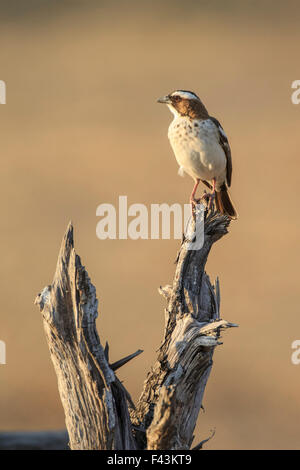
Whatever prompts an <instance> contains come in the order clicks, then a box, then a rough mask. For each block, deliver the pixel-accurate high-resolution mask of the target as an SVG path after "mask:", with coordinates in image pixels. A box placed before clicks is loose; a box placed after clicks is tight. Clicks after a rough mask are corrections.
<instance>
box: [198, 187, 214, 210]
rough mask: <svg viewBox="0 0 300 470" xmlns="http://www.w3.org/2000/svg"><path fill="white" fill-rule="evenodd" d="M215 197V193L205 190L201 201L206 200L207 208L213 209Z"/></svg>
mask: <svg viewBox="0 0 300 470" xmlns="http://www.w3.org/2000/svg"><path fill="white" fill-rule="evenodd" d="M214 199H215V193H207V192H206V191H204V193H203V196H202V197H201V201H204V203H205V205H206V208H207V210H211V209H212V206H213V202H214Z"/></svg>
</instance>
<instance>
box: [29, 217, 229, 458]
mask: <svg viewBox="0 0 300 470" xmlns="http://www.w3.org/2000/svg"><path fill="white" fill-rule="evenodd" d="M229 222H230V220H229V219H228V218H227V217H226V216H222V215H220V214H216V213H215V212H213V211H210V212H209V213H208V215H206V218H205V223H204V222H203V221H202V223H204V244H203V246H202V248H201V249H198V250H191V249H190V248H191V241H192V240H191V237H193V235H192V234H193V230H194V226H195V222H194V221H193V219H192V220H191V221H190V225H189V231H188V233H189V235H188V238H184V239H183V241H182V244H181V247H180V251H179V253H178V257H177V261H176V270H175V277H174V281H173V285H172V286H170V285H168V286H166V287H163V288H160V290H159V291H160V293H161V294H162V295H163V296H164V297H165V298H166V300H167V308H166V310H165V320H166V322H165V331H164V337H163V341H162V344H161V346H160V349H159V352H158V357H157V360H156V362H155V364H154V366H153V367H152V368H151V370H150V372H149V373H148V376H147V379H146V381H145V384H144V389H143V392H142V394H141V397H140V399H139V401H138V404H137V406H136V408H135V406H134V404H133V402H132V400H131V398H130V395H129V393H128V392H127V391H126V389H125V388H124V386H123V385H122V384H121V382H120V381H119V380H118V378H117V376H116V373H115V371H116V370H117V368H119V367H121V366H122V365H124V364H125V363H126V362H128V360H131V359H132V358H134V357H135V356H136V355H138V354H139V353H140V352H142V351H141V350H138V351H137V352H136V353H133V354H132V355H130V356H128V357H126V358H124V359H121V360H120V361H117V362H116V363H114V364H110V363H109V356H108V351H109V348H108V345H106V347H105V348H103V347H102V345H101V343H100V339H99V336H98V334H97V331H96V326H95V320H96V318H97V315H98V302H97V298H96V291H95V287H94V286H93V284H92V283H91V281H90V279H89V276H88V274H87V271H86V270H85V268H84V266H82V264H81V261H80V258H79V256H78V255H77V254H76V253H75V250H74V240H73V227H72V225H71V224H70V225H69V226H68V229H67V232H66V234H65V236H64V239H63V242H62V245H61V249H60V253H59V257H58V263H57V268H56V273H55V276H54V280H53V282H52V284H51V285H50V286H47V287H45V288H44V289H43V291H42V292H41V293H40V294H39V295H38V296H37V299H36V303H37V304H38V305H39V308H40V310H41V312H42V316H43V323H44V329H45V333H46V338H47V342H48V345H49V350H50V355H51V359H52V362H53V365H54V368H55V371H56V374H57V379H58V388H59V393H60V397H61V401H62V404H63V407H64V411H65V417H66V426H67V430H68V434H69V440H70V443H69V444H70V448H71V449H116V450H121V449H126V450H130V449H134V450H136V449H168V450H171V449H190V448H191V446H192V441H193V437H194V436H193V433H194V429H195V425H196V420H197V417H198V414H199V411H200V407H201V405H202V401H203V394H204V391H205V386H206V383H207V380H208V377H209V374H210V371H211V368H212V357H213V352H214V349H215V347H216V346H217V345H218V344H220V342H219V337H220V331H221V329H224V328H229V327H232V326H236V325H234V324H233V323H229V322H227V321H226V320H221V318H220V289H219V282H218V280H217V281H216V282H215V284H214V285H212V284H211V282H210V280H209V277H208V275H207V274H206V273H205V264H206V261H207V257H208V254H209V252H210V249H211V247H212V245H213V243H215V242H216V241H217V240H219V239H220V238H221V237H222V236H223V235H225V234H226V233H227V227H228V225H229Z"/></svg>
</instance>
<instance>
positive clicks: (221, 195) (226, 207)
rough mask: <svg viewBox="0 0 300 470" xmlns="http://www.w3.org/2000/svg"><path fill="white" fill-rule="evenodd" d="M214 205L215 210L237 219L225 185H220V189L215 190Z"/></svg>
mask: <svg viewBox="0 0 300 470" xmlns="http://www.w3.org/2000/svg"><path fill="white" fill-rule="evenodd" d="M215 195H216V207H217V211H218V212H220V213H221V214H226V215H228V217H230V218H231V219H237V217H238V214H237V212H236V210H235V208H234V206H233V204H232V202H231V199H230V196H229V193H228V191H227V188H226V185H225V184H223V185H222V186H221V190H220V191H216V193H215Z"/></svg>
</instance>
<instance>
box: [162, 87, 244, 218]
mask: <svg viewBox="0 0 300 470" xmlns="http://www.w3.org/2000/svg"><path fill="white" fill-rule="evenodd" d="M157 101H158V103H163V104H166V105H167V106H168V108H169V109H170V111H171V112H172V113H173V115H174V119H173V121H172V122H171V124H170V126H169V130H168V138H169V141H170V144H171V147H172V149H173V152H174V154H175V158H176V160H177V163H178V164H179V171H178V173H179V175H180V176H184V174H185V173H186V174H188V175H189V176H191V177H192V178H193V179H194V182H195V184H194V187H193V190H192V193H191V196H190V203H191V204H192V207H193V208H195V206H196V205H197V204H199V202H200V200H202V198H208V200H209V203H208V207H211V205H212V200H213V199H215V204H216V209H217V211H218V212H219V213H221V214H226V215H227V216H228V217H229V218H231V219H236V218H237V216H238V215H237V212H236V210H235V208H234V205H233V203H232V201H231V198H230V196H229V193H228V188H229V187H230V185H231V177H232V158H231V149H230V146H229V142H228V139H227V136H226V134H225V131H224V129H223V127H222V126H221V124H220V122H219V121H218V120H217V119H216V118H214V117H212V116H210V115H209V113H208V111H207V109H206V107H205V106H204V104H203V103H202V101H201V100H200V98H199V97H198V96H197V95H196V94H195V93H194V92H192V91H188V90H175V91H173V92H172V93H170V94H168V95H166V96H163V97H162V98H159V99H158V100H157ZM200 181H201V182H203V183H204V184H205V185H206V186H207V187H208V188H209V189H210V190H211V192H210V193H208V194H206V191H205V192H204V195H203V196H202V198H200V199H197V198H196V197H195V194H196V191H197V188H198V185H199V183H200Z"/></svg>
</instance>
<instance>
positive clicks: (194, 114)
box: [157, 90, 208, 119]
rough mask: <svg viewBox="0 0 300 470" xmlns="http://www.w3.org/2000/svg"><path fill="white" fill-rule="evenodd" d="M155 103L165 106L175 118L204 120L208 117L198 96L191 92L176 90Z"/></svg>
mask: <svg viewBox="0 0 300 470" xmlns="http://www.w3.org/2000/svg"><path fill="white" fill-rule="evenodd" d="M157 102H158V103H164V104H166V105H167V106H168V108H169V109H170V111H171V112H172V113H173V114H174V115H175V116H188V117H190V118H192V119H201V118H202V119H206V118H207V117H208V112H207V110H206V108H205V106H204V104H203V103H202V101H201V100H200V98H199V96H197V95H196V94H195V93H193V92H192V91H187V90H176V91H173V92H172V93H170V94H169V95H166V96H163V97H162V98H159V99H158V100H157Z"/></svg>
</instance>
